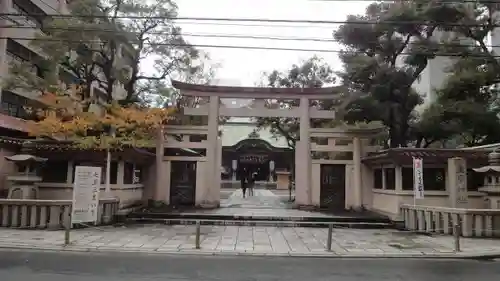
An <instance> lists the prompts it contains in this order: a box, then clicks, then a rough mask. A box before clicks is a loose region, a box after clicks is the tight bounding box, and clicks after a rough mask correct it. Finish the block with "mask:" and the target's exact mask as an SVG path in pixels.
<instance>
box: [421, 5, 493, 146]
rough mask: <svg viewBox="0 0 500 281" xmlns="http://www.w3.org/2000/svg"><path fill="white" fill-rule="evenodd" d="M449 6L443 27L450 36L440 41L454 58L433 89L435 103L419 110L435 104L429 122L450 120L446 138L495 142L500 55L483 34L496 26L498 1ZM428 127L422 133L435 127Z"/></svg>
mask: <svg viewBox="0 0 500 281" xmlns="http://www.w3.org/2000/svg"><path fill="white" fill-rule="evenodd" d="M450 6H451V5H450ZM451 7H453V8H454V9H455V14H456V15H457V17H455V20H454V21H450V22H449V27H448V29H449V31H450V32H452V35H453V36H450V38H449V39H448V40H447V41H444V42H442V43H443V45H444V48H446V50H447V52H448V53H450V54H452V55H454V56H455V60H454V64H453V66H452V67H451V69H449V70H448V71H449V74H450V75H449V77H448V79H447V81H446V83H445V84H444V85H443V87H442V88H441V89H438V90H437V92H436V95H437V99H436V102H435V104H434V105H432V106H431V107H430V108H428V109H427V110H426V111H425V112H424V114H428V113H429V112H430V111H432V110H433V108H436V107H438V108H440V109H441V112H440V114H439V115H438V116H436V118H434V119H435V124H450V123H452V124H455V125H454V126H453V130H451V131H450V135H449V136H448V138H450V136H451V137H453V138H454V139H456V140H457V141H458V143H459V144H463V145H465V146H474V145H481V144H488V143H492V142H500V132H499V130H498V128H499V127H500V119H499V113H500V107H499V99H498V97H499V91H498V87H497V86H496V85H497V84H498V83H499V82H500V61H499V57H498V55H499V54H498V48H497V47H496V46H494V47H493V48H492V49H491V50H490V48H489V47H488V36H489V34H490V33H491V32H492V31H493V30H494V29H495V28H497V19H496V17H497V16H496V13H497V12H498V8H499V7H498V4H494V3H493V2H492V1H477V3H475V4H474V5H471V4H467V3H463V4H460V5H459V4H456V5H453V6H451ZM497 44H498V43H495V42H494V43H493V45H497ZM428 129H429V128H428ZM430 129H431V130H424V131H423V133H425V134H427V135H430V136H434V137H435V136H436V133H438V134H439V133H440V132H439V131H437V130H435V129H436V128H435V127H434V128H433V127H430Z"/></svg>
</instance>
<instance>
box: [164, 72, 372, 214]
mask: <svg viewBox="0 0 500 281" xmlns="http://www.w3.org/2000/svg"><path fill="white" fill-rule="evenodd" d="M172 85H173V86H174V87H175V88H177V89H178V90H180V93H181V95H182V96H187V97H200V98H203V99H202V100H205V101H206V103H204V104H200V105H198V106H197V107H195V108H184V115H188V116H207V117H208V118H207V119H208V123H207V124H206V125H202V126H188V125H183V126H166V127H165V129H164V132H161V134H160V135H159V141H158V145H157V158H156V190H155V196H154V197H155V199H156V200H161V201H166V202H167V203H169V204H173V202H172V201H173V200H174V199H173V198H174V197H175V196H174V197H173V196H172V194H174V193H175V194H177V195H178V196H177V195H176V196H177V197H175V198H177V199H179V198H184V199H186V200H188V199H187V198H188V197H189V198H191V199H192V201H194V202H193V204H194V205H198V206H202V207H216V206H219V203H220V195H219V193H220V174H221V173H220V168H221V140H220V137H219V118H220V117H222V116H224V117H289V118H298V119H299V120H300V130H299V140H298V141H297V143H296V146H295V171H296V173H295V200H296V201H295V202H296V204H297V205H319V204H320V202H319V200H320V199H319V198H320V190H319V186H320V185H321V183H320V181H319V179H317V177H320V166H321V165H322V164H335V165H344V168H345V167H347V169H346V175H347V174H348V177H347V181H346V179H344V181H343V182H345V186H347V185H349V186H350V187H352V190H351V193H350V195H349V196H350V197H349V198H350V199H349V200H350V202H346V204H345V205H346V206H342V207H347V205H350V206H352V207H360V206H361V205H362V201H363V200H362V191H361V190H362V182H361V179H362V176H361V173H362V172H361V156H362V155H361V154H362V148H361V146H362V140H361V138H365V139H367V138H369V137H370V136H371V135H373V134H374V133H378V131H379V130H376V131H373V130H370V131H361V130H358V131H356V132H351V131H350V132H346V131H345V130H339V129H335V128H333V129H332V128H311V125H310V124H311V122H310V121H311V119H330V120H333V119H335V110H320V109H318V108H316V107H314V106H311V103H310V101H311V100H346V97H345V95H344V93H345V92H346V91H345V89H344V88H343V87H329V88H264V87H231V86H207V85H196V84H187V83H183V82H179V81H172ZM221 98H233V99H235V98H236V99H252V100H253V101H254V102H253V104H252V106H250V107H246V108H228V107H225V106H223V105H221V102H220V99H221ZM277 99H286V100H296V101H299V103H298V104H299V105H298V106H296V107H292V108H279V107H278V106H275V105H274V106H273V105H272V103H273V102H272V101H276V100H277ZM270 103H271V105H270ZM345 104H346V102H341V103H339V105H338V107H342V106H344V105H345ZM277 107H278V108H277ZM174 135H175V136H177V137H178V136H179V135H182V136H183V137H182V141H179V140H177V139H175V138H173V137H172V136H174ZM193 135H198V136H202V137H201V138H200V137H198V138H197V140H193V139H194V138H192V137H191V136H193ZM205 136H206V137H205ZM311 137H315V138H318V137H320V138H327V139H328V145H318V144H315V143H311ZM335 139H349V140H350V141H352V143H351V144H348V145H343V146H339V145H335ZM179 148H182V149H198V150H200V149H201V150H205V152H206V153H201V154H199V155H192V156H189V155H187V156H186V155H182V156H179V155H171V154H168V153H167V154H168V155H167V154H166V153H165V151H166V150H168V149H179ZM313 151H320V152H338V151H341V152H350V153H351V154H350V155H352V157H351V159H343V160H321V159H319V160H314V161H312V160H313V159H312V157H311V153H312V152H313ZM186 161H192V162H196V168H195V169H196V174H195V175H196V180H195V182H193V183H192V184H191V185H189V184H186V183H185V182H184V183H183V184H177V183H178V182H179V180H177V181H176V180H174V179H177V178H178V177H179V175H177V174H173V173H171V171H172V170H173V168H172V167H173V165H177V164H178V163H177V162H186ZM312 162H315V163H312ZM345 165H347V166H345ZM312 173H314V175H315V176H314V178H312V177H311V175H312ZM351 175H352V176H351ZM175 184H177V185H176V186H174V185H175ZM178 186H184V187H183V188H184V189H183V188H180V187H178ZM187 186H191V187H190V188H191V189H192V190H193V193H194V194H191V193H189V192H188V189H189V187H187ZM342 188H345V187H344V186H342ZM174 189H175V190H174ZM181 189H182V190H183V191H180V190H181ZM321 192H322V191H321ZM339 194H345V190H343V193H339ZM339 196H343V195H339ZM177 199H176V200H177ZM188 201H189V200H188ZM186 202H187V201H186Z"/></svg>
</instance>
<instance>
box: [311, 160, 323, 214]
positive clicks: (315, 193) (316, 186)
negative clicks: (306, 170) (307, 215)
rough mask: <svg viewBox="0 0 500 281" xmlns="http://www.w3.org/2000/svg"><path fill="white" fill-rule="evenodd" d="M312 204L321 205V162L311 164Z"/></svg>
mask: <svg viewBox="0 0 500 281" xmlns="http://www.w3.org/2000/svg"><path fill="white" fill-rule="evenodd" d="M311 170H312V171H311V183H312V185H311V188H312V191H311V193H312V205H313V206H315V207H319V206H320V203H321V164H312V165H311Z"/></svg>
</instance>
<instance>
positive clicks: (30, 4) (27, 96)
mask: <svg viewBox="0 0 500 281" xmlns="http://www.w3.org/2000/svg"><path fill="white" fill-rule="evenodd" d="M69 1H70V0H2V1H0V13H7V14H22V15H25V16H23V17H19V16H6V17H0V26H3V27H5V26H9V27H10V26H22V28H15V27H12V28H0V80H2V79H4V78H6V77H8V75H9V65H10V64H11V63H12V62H15V61H23V62H33V69H32V70H33V72H34V73H36V75H38V76H39V77H40V78H43V74H44V71H43V65H37V61H41V60H40V58H42V57H43V54H41V53H40V51H38V50H36V49H35V48H34V47H33V46H31V45H30V41H29V40H25V39H30V38H35V36H36V34H37V33H40V32H44V31H43V30H42V26H43V25H42V23H43V21H44V19H45V18H47V15H54V14H68V13H69V10H68V3H69ZM27 26H29V27H33V28H26V27H27ZM128 53H129V52H127V47H126V46H120V48H119V51H118V56H117V57H119V58H120V60H118V61H117V63H120V64H121V65H122V66H123V67H126V66H127V65H130V62H131V61H132V60H131V56H130V55H128ZM58 71H59V77H61V79H62V80H65V81H61V82H66V83H70V82H68V81H71V80H74V79H72V77H73V78H74V75H72V74H71V72H69V71H67V70H66V69H64V68H63V67H59V70H58ZM114 88H115V91H114V93H113V98H114V99H120V98H123V97H124V96H125V91H124V89H123V86H122V85H120V84H118V85H115V86H114ZM91 89H92V90H91V92H92V94H93V95H94V96H96V100H97V101H99V100H104V98H103V97H104V95H105V92H104V90H103V89H102V88H100V87H99V86H98V85H97V83H96V85H93V86H92V87H91ZM0 90H1V95H0V104H1V106H0V127H1V126H2V125H5V124H7V125H5V127H9V128H10V127H14V128H15V127H18V126H19V125H20V124H21V123H22V122H21V123H20V122H19V120H16V118H21V119H22V118H23V117H25V115H26V113H25V110H24V107H25V106H26V105H29V104H33V103H35V104H36V102H37V101H36V99H37V97H38V94H37V93H34V92H33V93H30V92H27V91H20V90H6V89H2V84H1V83H0ZM11 117H15V118H11ZM1 120H9V121H1ZM10 123H15V125H8V124H10ZM0 133H1V132H0Z"/></svg>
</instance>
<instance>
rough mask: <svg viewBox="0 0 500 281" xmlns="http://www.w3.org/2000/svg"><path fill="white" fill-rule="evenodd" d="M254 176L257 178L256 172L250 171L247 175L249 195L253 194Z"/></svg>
mask: <svg viewBox="0 0 500 281" xmlns="http://www.w3.org/2000/svg"><path fill="white" fill-rule="evenodd" d="M256 178H257V172H253V173H250V175H249V177H248V195H249V196H253V191H254V188H255V181H256Z"/></svg>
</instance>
